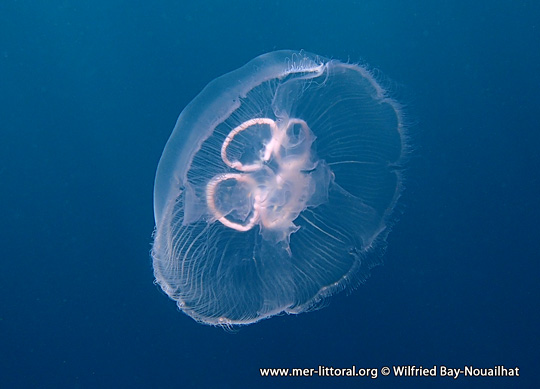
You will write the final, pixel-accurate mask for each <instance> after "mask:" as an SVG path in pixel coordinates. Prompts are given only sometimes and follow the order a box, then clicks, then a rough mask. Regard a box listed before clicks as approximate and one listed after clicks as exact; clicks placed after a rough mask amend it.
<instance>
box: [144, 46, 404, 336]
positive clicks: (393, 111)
mask: <svg viewBox="0 0 540 389" xmlns="http://www.w3.org/2000/svg"><path fill="white" fill-rule="evenodd" d="M404 149H405V140H404V136H403V124H402V115H401V111H400V108H399V105H398V104H397V103H396V102H395V101H394V100H392V99H391V98H389V97H388V96H387V93H386V92H385V90H384V89H383V88H382V87H381V86H380V85H379V84H378V83H377V81H376V80H375V78H374V77H373V76H372V75H371V73H370V72H369V71H368V70H367V69H366V68H365V67H363V66H359V65H354V64H347V63H342V62H339V61H336V60H328V59H325V58H323V57H319V56H316V55H314V54H310V53H307V52H303V51H301V52H296V51H276V52H272V53H267V54H264V55H261V56H260V57H257V58H255V59H253V60H252V61H251V62H249V63H248V64H246V65H244V66H243V67H241V68H240V69H237V70H235V71H233V72H231V73H228V74H226V75H224V76H222V77H220V78H218V79H216V80H214V81H212V82H211V83H210V84H209V85H208V86H207V87H206V88H205V89H204V90H203V91H202V92H201V93H200V94H199V95H198V96H197V97H196V98H195V99H194V100H193V101H192V102H191V103H190V104H189V105H188V106H187V107H186V108H185V109H184V111H183V112H182V113H181V114H180V117H179V118H178V122H177V124H176V127H175V128H174V130H173V133H172V135H171V137H170V138H169V141H168V142H167V145H166V147H165V150H164V152H163V155H162V157H161V160H160V162H159V165H158V170H157V174H156V181H155V188H154V214H155V221H156V229H155V233H154V245H153V249H152V258H153V266H154V274H155V277H156V282H157V283H158V284H159V285H160V286H161V288H162V289H163V290H164V291H165V293H167V294H168V295H169V296H170V297H171V298H172V299H174V300H175V301H176V302H177V304H178V306H179V307H180V308H181V309H182V310H183V311H184V312H185V313H186V314H188V315H189V316H191V317H193V318H194V319H195V320H197V321H200V322H203V323H206V324H211V325H226V326H229V325H235V324H250V323H254V322H257V321H259V320H261V319H264V318H268V317H270V316H273V315H276V314H279V313H301V312H304V311H307V310H309V309H313V308H316V307H318V306H319V305H320V303H321V301H323V300H324V299H325V298H326V297H328V296H330V295H331V294H332V293H334V292H336V291H338V290H340V289H343V288H344V287H346V286H349V285H350V284H351V281H352V280H356V281H361V280H363V279H365V277H366V276H367V275H368V272H369V269H370V268H371V267H373V266H374V265H376V264H378V263H379V262H380V258H379V257H378V256H377V255H376V254H374V253H373V252H372V251H374V250H373V249H374V248H375V247H384V244H385V239H386V236H387V234H388V231H389V227H390V226H391V224H392V219H391V216H392V211H393V209H394V207H395V204H396V202H397V199H398V197H399V195H400V192H401V187H402V185H401V181H402V178H401V173H400V169H399V167H400V166H401V164H402V160H403V155H404Z"/></svg>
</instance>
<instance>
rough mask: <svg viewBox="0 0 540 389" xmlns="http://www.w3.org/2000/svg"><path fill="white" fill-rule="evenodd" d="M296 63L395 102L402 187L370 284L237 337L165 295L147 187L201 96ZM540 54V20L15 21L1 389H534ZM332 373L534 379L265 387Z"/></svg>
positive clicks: (11, 23) (365, 7)
mask: <svg viewBox="0 0 540 389" xmlns="http://www.w3.org/2000/svg"><path fill="white" fill-rule="evenodd" d="M284 48H290V49H305V50H308V51H311V52H314V53H317V54H321V55H324V56H327V57H331V58H337V59H342V60H350V61H353V62H362V63H364V62H366V63H368V64H369V65H370V66H371V67H372V69H373V70H374V71H375V73H376V74H377V75H378V77H379V79H380V80H381V81H382V82H383V83H384V85H385V86H386V87H388V88H389V90H390V91H391V93H392V95H393V96H394V97H396V98H397V99H398V100H400V101H401V102H402V103H404V105H405V111H406V114H407V115H406V119H407V122H408V124H409V134H410V144H411V151H412V153H411V158H410V159H409V163H408V168H407V174H406V177H407V181H406V191H405V192H404V195H403V197H402V199H401V203H400V204H401V205H400V207H399V219H400V220H399V223H398V224H397V225H396V226H395V228H394V229H393V231H392V233H391V234H390V235H389V238H388V250H387V252H386V255H385V264H384V266H381V267H378V268H376V269H374V270H373V273H372V277H371V278H370V279H369V280H368V281H367V283H365V284H364V285H362V286H360V287H359V288H357V289H356V290H355V291H354V292H352V293H351V294H347V293H342V294H340V295H338V296H336V297H335V298H333V299H332V300H331V304H330V305H329V306H328V307H327V308H325V309H323V310H320V311H316V312H313V313H307V314H302V315H299V316H280V317H276V318H272V319H270V320H265V321H263V322H261V323H258V324H255V325H253V326H249V327H245V328H242V329H240V330H239V331H236V332H234V333H230V332H226V331H224V330H222V329H218V328H212V327H208V326H203V325H201V324H197V323H196V322H194V321H193V320H192V319H190V318H189V317H187V316H186V315H184V314H182V313H180V312H178V310H177V309H176V307H175V305H174V303H173V302H172V301H170V300H169V299H168V298H167V297H166V296H165V295H164V294H163V293H162V292H161V291H160V290H159V288H158V287H157V286H156V285H154V284H153V274H152V268H151V261H150V257H149V250H150V247H151V246H150V245H151V234H152V230H153V225H154V220H153V213H152V189H153V179H154V173H155V169H156V166H157V163H158V161H159V157H160V155H161V152H162V150H163V147H164V145H165V143H166V141H167V139H168V137H169V135H170V132H171V131H172V128H173V126H174V124H175V121H176V118H177V116H178V114H179V113H180V111H181V110H182V109H183V107H184V106H185V105H186V104H188V103H189V102H190V101H191V99H193V97H195V96H196V95H197V93H198V92H199V91H200V90H201V89H202V88H203V87H204V86H205V85H206V84H207V83H208V82H209V81H211V80H212V79H214V78H215V77H217V76H219V75H221V74H223V73H225V72H228V71H231V70H233V69H235V68H238V67H239V66H241V65H243V64H244V63H246V62H247V61H249V60H250V59H252V58H253V57H255V56H257V55H259V54H262V53H265V52H268V51H272V50H276V49H284ZM539 48H540V3H539V2H538V1H505V0H502V1H476V2H471V1H461V0H454V1H446V0H442V1H427V0H424V1H420V0H416V1H401V0H393V1H391V0H366V1H319V0H311V1H244V0H242V1H234V2H232V1H201V2H199V1H193V2H187V1H156V2H148V1H125V0H112V1H103V0H96V1H92V2H89V1H88V2H87V1H72V2H70V1H60V0H49V1H46V2H45V1H43V2H42V1H28V0H21V1H14V0H5V1H3V2H1V3H0V185H1V188H0V215H2V216H1V220H2V224H1V227H0V228H1V229H0V240H1V248H2V250H1V251H0V265H1V270H0V387H5V388H24V387H26V388H30V387H42V388H49V387H50V388H64V387H66V388H79V387H80V388H92V387H116V388H128V387H131V388H135V387H142V388H144V387H156V388H164V387H168V388H191V387H193V388H195V387H224V388H237V387H246V388H247V387H254V386H253V385H258V386H269V387H274V386H276V385H282V386H309V387H314V386H325V387H326V386H330V385H334V386H335V385H338V386H344V387H349V386H350V387H359V386H361V385H364V386H373V385H375V386H381V387H386V386H388V387H396V385H400V386H411V387H417V386H418V385H421V386H427V387H429V386H432V385H437V386H441V385H444V386H449V387H454V386H455V385H460V384H461V385H463V384H467V385H475V386H485V387H492V386H501V387H511V386H515V387H534V386H536V385H538V383H539V374H540V371H539V370H538V369H539V368H538V366H539V361H540V353H539V349H540V342H539V335H538V329H539V328H540V320H539V297H540V293H539V292H540V289H539V285H538V284H539V274H540V272H539V270H540V269H539V267H540V266H539V258H540V256H539V252H540V243H539V242H540V229H539V226H538V223H539V220H540V206H539V200H538V198H539V195H540V177H539V168H540V157H539V149H540V125H539V123H540V120H539V112H540V104H539V90H540V49H539ZM318 365H325V366H333V367H349V366H352V365H356V366H357V367H366V368H367V367H375V368H378V369H380V368H381V367H383V366H392V365H416V366H419V365H423V366H425V367H432V366H433V365H437V366H439V365H446V366H449V367H458V368H463V366H465V365H474V366H475V367H492V366H495V365H505V366H507V367H515V366H518V367H520V369H521V377H519V378H514V379H510V378H506V379H503V378H493V379H488V378H464V377H460V378H459V379H458V380H456V381H454V380H453V379H452V378H408V379H405V378H400V379H397V378H391V377H381V375H380V372H379V378H377V379H376V380H371V379H369V378H324V379H321V378H311V379H307V378H281V379H278V378H273V379H270V378H266V379H263V378H260V376H259V368H261V367H288V368H293V367H302V368H305V367H307V368H311V367H313V368H316V367H317V366H318ZM461 385H460V386H461Z"/></svg>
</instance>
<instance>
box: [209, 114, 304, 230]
mask: <svg viewBox="0 0 540 389" xmlns="http://www.w3.org/2000/svg"><path fill="white" fill-rule="evenodd" d="M280 124H281V123H280ZM253 126H268V127H269V128H270V135H271V136H270V138H269V139H268V140H267V141H266V142H265V144H264V147H263V149H262V150H261V152H260V153H259V156H258V157H259V159H258V160H257V159H256V160H255V161H253V162H251V163H242V162H240V161H239V160H231V159H230V158H229V155H228V149H229V146H231V145H232V144H234V142H235V137H236V136H237V135H238V134H240V133H241V132H243V131H246V130H248V129H250V128H251V127H253ZM296 127H298V130H296V131H295V128H296ZM257 135H258V134H255V135H253V134H251V136H257ZM248 136H249V135H248ZM313 140H314V137H313V135H312V134H311V131H310V129H309V127H308V125H307V123H306V122H305V121H303V120H301V119H296V118H293V119H289V120H288V121H286V122H285V121H284V123H283V124H282V125H280V126H278V124H277V123H276V122H275V121H274V120H272V119H269V118H254V119H250V120H247V121H245V122H243V123H242V124H240V125H239V126H237V127H235V128H234V129H233V130H232V131H231V132H230V133H229V134H228V135H227V137H226V138H225V140H224V142H223V145H222V146H221V159H222V160H223V162H224V163H225V165H227V166H229V167H231V168H233V169H235V170H237V171H239V172H241V173H226V174H220V175H218V176H216V177H214V178H213V179H211V180H210V181H209V182H208V184H207V186H206V202H207V205H208V209H209V210H210V212H211V213H212V215H213V217H215V219H216V220H218V221H220V222H221V223H222V224H223V225H225V226H227V227H229V228H232V229H234V230H237V231H249V230H250V229H251V228H253V227H254V226H255V225H256V224H258V223H260V226H261V228H266V229H270V230H271V229H274V228H286V227H288V226H290V227H291V228H292V226H293V225H292V221H293V220H294V219H295V218H296V217H297V216H298V214H299V212H298V210H299V209H303V206H304V205H305V203H306V200H307V196H306V195H307V193H304V192H305V190H306V189H308V188H309V179H308V178H307V177H306V173H305V172H304V171H305V170H308V169H311V168H313V166H312V161H311V158H310V154H311V144H312V143H313ZM237 142H238V141H237ZM269 162H273V165H272V166H273V167H272V168H270V166H269ZM230 180H234V181H236V183H238V184H243V186H247V187H248V190H247V196H248V198H249V200H250V201H251V204H250V208H251V211H250V212H249V214H248V215H246V217H247V219H246V220H243V221H235V220H233V219H232V218H230V217H229V216H228V215H227V214H226V211H225V210H222V209H220V208H219V206H218V205H217V204H216V196H218V195H219V192H220V187H221V184H222V183H224V182H225V181H230ZM228 190H229V191H230V190H231V189H230V188H228ZM232 190H234V189H232ZM229 211H230V210H229Z"/></svg>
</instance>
